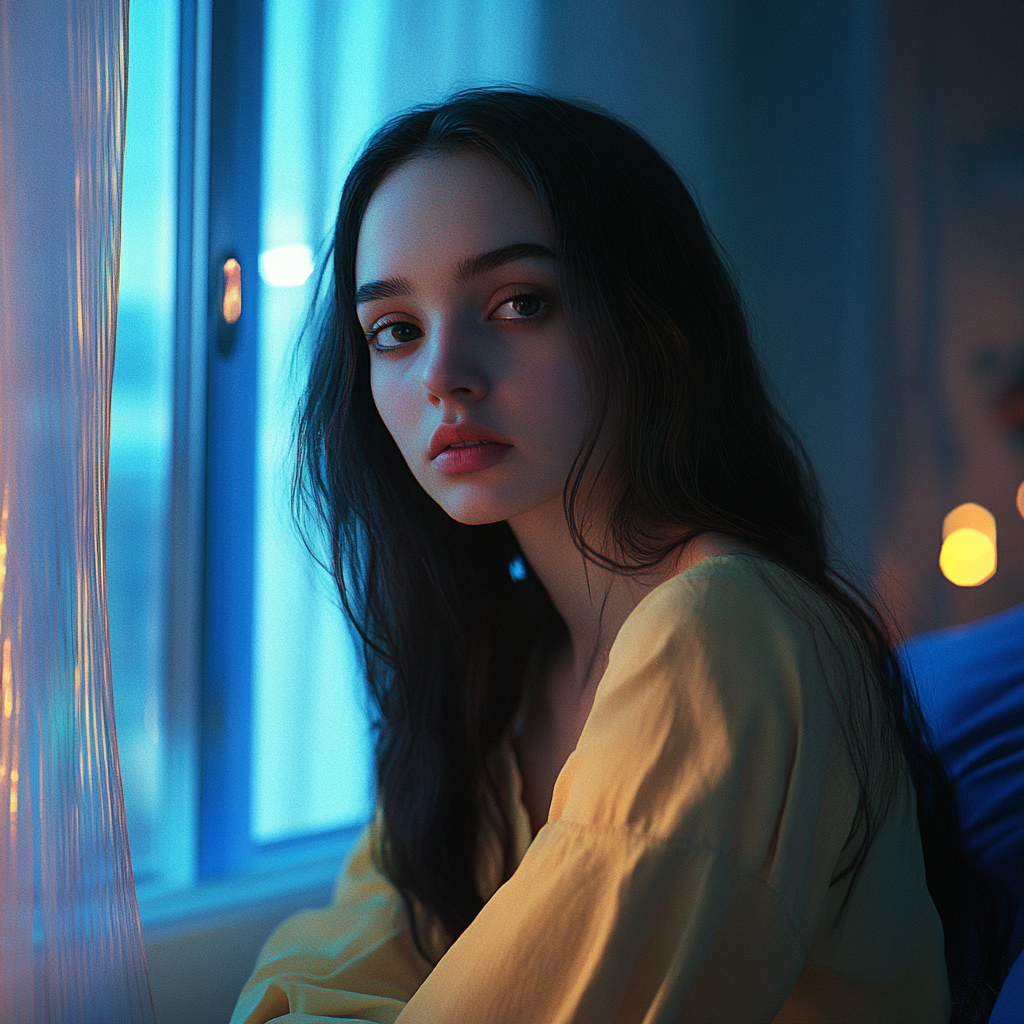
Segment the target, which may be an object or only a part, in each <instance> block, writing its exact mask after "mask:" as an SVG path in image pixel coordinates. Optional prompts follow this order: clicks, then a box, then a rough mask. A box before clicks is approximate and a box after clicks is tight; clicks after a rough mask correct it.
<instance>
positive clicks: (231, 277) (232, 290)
mask: <svg viewBox="0 0 1024 1024" xmlns="http://www.w3.org/2000/svg"><path fill="white" fill-rule="evenodd" d="M221 309H222V312H223V314H224V323H226V324H236V323H238V318H239V317H240V316H241V315H242V268H241V267H240V266H239V265H238V260H236V259H235V258H234V257H233V256H232V257H231V259H229V260H225V261H224V302H223V305H222V307H221Z"/></svg>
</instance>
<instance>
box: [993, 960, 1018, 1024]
mask: <svg viewBox="0 0 1024 1024" xmlns="http://www.w3.org/2000/svg"><path fill="white" fill-rule="evenodd" d="M1022 1020H1024V953H1021V955H1020V956H1019V957H1017V962H1016V963H1015V964H1014V965H1013V967H1012V968H1011V969H1010V975H1009V977H1008V978H1007V979H1006V981H1005V983H1004V984H1003V988H1002V990H1001V991H1000V993H999V998H998V999H997V1000H996V1005H995V1006H993V1007H992V1016H991V1017H989V1019H988V1024H1020V1022H1021V1021H1022Z"/></svg>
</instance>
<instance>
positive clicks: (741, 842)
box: [399, 560, 948, 1024]
mask: <svg viewBox="0 0 1024 1024" xmlns="http://www.w3.org/2000/svg"><path fill="white" fill-rule="evenodd" d="M744 561H746V560H744ZM766 571H771V572H773V575H774V572H775V571H774V570H772V569H771V568H770V567H768V568H766ZM778 575H779V579H778V583H779V586H780V587H785V586H787V585H788V586H791V587H795V586H797V585H795V584H794V583H793V582H792V581H791V580H790V581H787V579H786V578H785V577H784V576H783V575H782V574H781V571H779V574H778ZM800 589H801V590H803V591H804V593H803V594H802V595H801V594H800V593H798V592H797V591H796V590H794V595H793V596H794V599H795V603H797V602H799V601H800V600H806V599H807V598H808V597H810V598H811V599H812V600H814V601H816V599H814V598H813V595H810V594H809V592H807V591H806V588H800ZM818 605H819V611H824V612H825V617H826V618H827V617H828V611H827V609H825V608H824V606H822V605H820V602H818ZM832 624H833V625H834V624H835V621H834V620H832ZM838 639H839V641H840V642H842V641H843V631H842V630H840V632H839V637H838ZM828 648H829V640H828V637H827V636H825V635H824V634H823V633H822V630H821V629H820V627H816V626H815V625H814V624H813V623H811V622H808V621H805V619H804V617H803V616H801V615H799V614H797V613H795V612H792V611H791V610H790V609H788V608H787V606H786V604H785V603H783V602H782V601H780V600H779V598H778V597H777V595H776V593H775V591H774V590H773V589H772V588H769V587H768V586H766V585H765V584H764V582H763V581H761V580H760V577H759V576H758V574H757V572H755V571H754V569H753V568H748V569H746V570H745V571H743V572H741V573H740V572H730V573H728V574H725V575H718V576H716V575H715V573H714V572H711V573H710V574H708V575H704V574H703V573H702V572H701V571H696V572H694V573H687V574H686V575H685V576H684V577H679V578H677V580H674V581H672V583H671V584H669V585H666V586H665V587H662V588H659V590H658V591H656V592H655V594H653V595H652V596H651V598H648V599H647V601H646V602H645V603H644V604H643V605H641V607H640V609H638V612H637V613H635V614H634V616H633V617H632V618H631V619H630V620H629V621H628V622H627V624H626V626H624V627H623V630H622V632H621V633H620V635H619V638H618V639H617V640H616V643H615V646H614V648H613V650H612V655H611V659H610V662H609V667H608V670H607V673H606V675H605V677H604V679H603V680H602V683H601V686H600V688H599V690H598V695H597V698H596V700H595V703H594V707H593V711H592V712H591V715H590V718H589V719H588V722H587V725H586V727H585V728H584V730H583V734H582V736H581V738H580V742H579V745H578V746H577V749H576V751H575V752H574V753H573V754H572V755H571V756H570V758H569V760H568V761H567V762H566V765H565V768H564V769H563V771H562V774H561V775H560V776H559V780H558V783H557V785H556V788H555V793H554V798H553V801H552V807H551V812H550V817H549V822H548V824H547V825H546V826H545V827H544V828H543V829H542V830H541V832H540V833H539V834H538V836H537V838H536V839H535V840H534V842H533V845H532V846H531V847H530V849H529V850H528V852H527V854H526V856H525V858H524V860H523V862H522V864H521V866H520V867H519V869H518V870H517V871H516V872H515V874H514V876H513V877H512V878H511V879H510V880H509V881H508V882H507V883H506V884H505V885H504V886H503V887H502V888H501V889H500V890H499V891H498V892H497V893H496V895H495V896H494V897H493V898H492V899H491V900H490V901H489V902H488V903H487V905H486V906H485V907H484V909H483V910H482V912H481V913H480V914H479V915H478V917H477V918H476V920H475V921H474V922H473V923H472V924H471V925H470V927H469V928H468V929H467V930H466V931H465V932H464V933H463V934H462V936H461V937H460V938H459V939H458V940H457V941H456V942H455V943H454V945H453V946H452V948H451V949H450V950H449V951H448V953H447V954H446V955H445V956H444V958H443V959H442V960H441V962H440V963H439V964H438V966H437V967H436V968H435V969H434V971H433V972H432V973H431V975H430V976H429V977H428V978H427V979H426V981H425V982H424V983H423V985H422V986H421V987H420V988H419V990H418V991H417V993H416V994H415V995H414V996H413V997H412V999H411V1000H410V1002H409V1004H408V1006H407V1007H406V1008H405V1010H404V1011H403V1012H402V1014H401V1016H400V1017H399V1022H400V1024H426V1022H429V1024H478V1022H483V1021H486V1022H487V1024H518V1022H525V1021H530V1022H534V1021H535V1022H543V1024H569V1022H578V1024H602V1022H609V1024H610V1022H623V1024H627V1022H628V1024H633V1022H641V1021H644V1022H666V1024H668V1022H679V1021H722V1022H727V1021H728V1022H737V1021H769V1020H772V1019H773V1018H775V1017H776V1015H777V1014H779V1012H780V1010H781V1009H782V1008H783V1005H784V1004H785V1003H786V1001H787V998H788V997H789V996H790V994H791V992H792V991H793V989H794V986H795V985H797V982H798V979H799V978H801V972H802V971H803V969H804V967H805V962H807V961H808V954H809V952H811V951H812V949H813V950H814V951H815V952H816V951H817V947H816V945H815V944H816V942H820V936H821V935H828V934H830V930H831V924H832V923H833V921H834V914H835V910H836V907H837V893H839V891H840V889H841V886H839V887H832V886H831V885H830V882H831V879H832V876H833V872H834V870H835V867H836V864H837V862H838V861H839V859H840V857H841V855H842V851H843V847H844V845H845V842H846V839H847V836H848V835H849V832H850V828H851V825H852V822H853V820H854V815H855V812H856V806H857V791H856V786H855V780H854V778H853V776H852V771H851V769H850V766H849V761H848V759H847V758H846V756H845V752H844V746H843V741H842V735H841V730H840V729H839V728H838V723H837V719H836V714H835V711H834V702H833V700H832V699H831V697H830V692H829V686H828V682H827V681H826V679H825V678H823V674H824V673H827V672H829V671H830V670H833V671H834V670H835V659H834V658H831V657H830V655H829V650H828ZM918 859H919V849H918ZM893 869H894V871H895V873H896V875H897V884H896V886H895V891H896V898H895V901H894V903H893V904H892V905H891V906H887V907H885V908H883V910H882V913H881V915H880V916H879V917H878V918H877V919H875V918H869V927H868V930H867V934H866V940H867V942H868V943H869V944H871V945H874V946H876V947H878V948H879V949H881V950H882V951H883V954H884V958H885V959H886V961H887V963H886V968H885V969H886V971H890V968H891V972H890V974H889V975H887V976H886V977H884V978H883V977H882V976H878V977H876V978H874V979H872V978H865V979H862V978H860V977H854V978H853V980H852V981H849V980H843V979H838V978H837V977H836V976H835V975H834V974H833V973H830V971H831V969H832V968H834V967H835V966H836V961H835V960H828V959H827V957H826V959H825V960H824V961H822V962H823V963H825V964H826V966H827V967H828V968H829V971H825V972H824V975H825V981H824V983H823V984H822V985H819V987H818V989H816V990H814V991H811V990H810V989H809V988H808V986H807V985H806V984H804V983H803V982H801V986H802V987H801V988H800V990H799V991H800V994H801V996H806V999H807V1003H806V1005H809V1006H810V1010H811V1013H810V1016H808V1017H807V1018H806V1019H815V1020H844V1019H847V1017H849V1014H846V1016H844V1015H843V1011H842V999H840V998H837V993H838V992H839V991H840V986H841V985H843V984H845V986H846V991H847V992H849V993H852V995H853V996H855V997H857V999H858V1000H859V1003H858V1005H859V1006H860V1009H861V1010H864V1009H866V1010H867V1012H868V1013H869V1017H870V1019H902V1020H910V1019H934V1020H936V1021H937V1020H939V1019H941V1014H942V1009H943V1008H942V1006H941V1005H940V1004H941V1003H942V1000H943V998H944V993H943V992H942V991H941V988H942V985H941V984H936V986H935V991H934V992H933V991H931V988H929V987H928V986H918V985H916V979H917V975H916V974H914V971H915V970H916V964H917V962H918V961H917V960H915V957H916V955H917V949H916V947H915V944H914V942H911V943H909V946H910V947H911V948H910V949H909V950H905V949H901V948H900V939H897V938H896V936H903V935H904V934H905V927H904V925H905V921H903V920H901V907H902V906H903V905H902V904H901V902H900V900H901V899H902V895H901V893H900V889H899V883H900V882H901V881H903V880H905V879H906V878H907V877H909V876H906V875H904V874H903V872H902V866H901V865H900V864H899V863H896V864H894V865H893ZM912 881H916V882H917V884H918V887H919V888H920V889H921V890H922V891H924V890H923V884H924V883H923V876H922V877H921V878H920V879H916V880H914V879H912ZM843 891H845V890H843ZM856 896H857V897H860V896H861V893H857V894H856ZM924 897H925V899H927V893H926V892H924ZM885 915H890V916H891V918H892V921H893V923H892V927H891V935H886V934H884V933H885V930H886V929H885V927H883V926H882V922H883V921H884V920H885ZM855 919H856V920H857V921H858V922H860V921H862V920H863V915H860V911H859V910H858V916H856V918H855ZM890 947H891V949H890ZM935 957H936V958H938V959H937V972H938V973H937V977H938V980H939V982H942V983H944V977H943V972H942V969H941V935H939V941H938V945H937V947H936V950H935ZM854 959H855V958H854ZM876 959H877V958H876ZM811 962H812V963H813V962H814V960H813V958H812V960H811ZM908 965H909V966H908ZM843 966H847V967H850V969H851V973H852V974H853V975H855V974H856V971H857V970H859V969H860V967H859V965H857V964H855V963H854V960H853V959H851V960H849V961H847V962H845V964H844V965H843ZM868 973H870V972H868ZM816 977H817V976H816ZM908 979H911V980H910V981H909V982H908ZM819 980H820V979H819ZM833 980H835V984H833ZM890 980H892V983H893V986H894V987H893V988H892V989H891V990H890V989H889V988H887V987H886V986H887V985H888V984H889V982H890ZM862 981H864V984H862V983H861V982H862ZM871 981H878V982H879V983H880V984H879V987H878V989H877V991H876V990H875V989H873V988H871V985H870V984H869V982H871ZM883 983H884V984H883ZM804 989H807V992H804ZM908 989H909V990H910V994H911V995H912V996H913V997H914V1000H916V1002H914V1003H913V1010H912V1011H911V1012H910V1014H909V1016H904V1017H900V1016H899V1015H898V1014H896V1013H895V1012H894V1011H893V1008H894V1006H895V1005H896V1002H895V1000H894V998H893V993H894V992H895V993H896V994H897V996H899V995H900V994H903V995H905V994H906V990H908ZM933 997H934V998H933ZM849 1005H850V1006H852V1005H853V1004H852V1003H851V1004H849ZM823 1006H824V1007H827V1008H828V1009H829V1011H830V1012H828V1013H827V1014H826V1015H822V1013H821V1012H819V1011H820V1010H821V1008H822V1007H823ZM947 1009H948V1004H947ZM933 1011H934V1012H933ZM780 1019H788V1018H785V1017H782V1018H780ZM850 1019H868V1018H863V1017H862V1018H858V1017H856V1016H854V1017H850Z"/></svg>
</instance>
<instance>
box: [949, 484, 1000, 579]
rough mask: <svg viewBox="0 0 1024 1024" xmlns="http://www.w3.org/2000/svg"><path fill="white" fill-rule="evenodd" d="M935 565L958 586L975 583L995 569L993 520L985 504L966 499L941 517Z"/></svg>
mask: <svg viewBox="0 0 1024 1024" xmlns="http://www.w3.org/2000/svg"><path fill="white" fill-rule="evenodd" d="M939 568H940V569H941V570H942V575H943V576H945V577H946V579H947V580H949V581H950V583H955V584H956V585H957V586H958V587H977V586H980V585H981V584H982V583H984V582H985V581H986V580H988V579H991V578H992V577H993V576H994V575H995V571H996V520H995V517H994V516H993V515H992V513H991V512H989V510H988V509H987V508H982V507H981V505H975V504H974V502H967V503H966V504H964V505H958V506H957V507H956V508H955V509H953V511H952V512H950V513H949V515H948V516H946V518H945V519H943V521H942V550H941V551H940V552H939Z"/></svg>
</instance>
